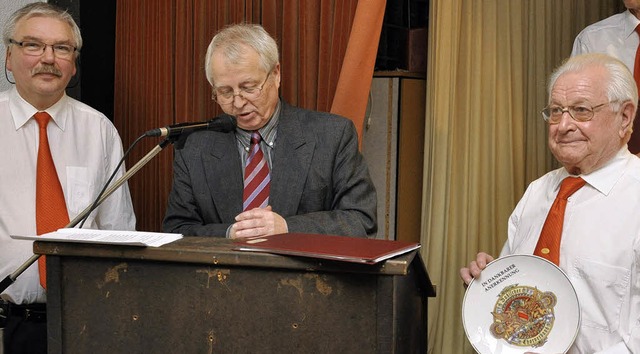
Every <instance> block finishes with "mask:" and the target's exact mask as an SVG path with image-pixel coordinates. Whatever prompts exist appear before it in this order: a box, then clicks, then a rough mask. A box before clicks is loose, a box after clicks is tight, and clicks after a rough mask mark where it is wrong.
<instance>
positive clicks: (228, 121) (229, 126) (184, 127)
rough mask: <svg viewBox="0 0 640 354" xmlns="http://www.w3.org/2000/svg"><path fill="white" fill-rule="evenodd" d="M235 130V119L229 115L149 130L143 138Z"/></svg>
mask: <svg viewBox="0 0 640 354" xmlns="http://www.w3.org/2000/svg"><path fill="white" fill-rule="evenodd" d="M235 128H236V119H235V118H233V117H232V116H229V115H224V116H221V117H216V118H213V119H211V120H208V121H203V122H187V123H178V124H174V125H167V126H166V127H162V128H156V129H151V130H149V131H147V132H146V133H144V136H161V137H162V136H166V137H175V136H179V135H182V134H184V133H192V132H195V131H197V130H212V131H216V132H223V133H226V132H230V131H232V130H234V129H235Z"/></svg>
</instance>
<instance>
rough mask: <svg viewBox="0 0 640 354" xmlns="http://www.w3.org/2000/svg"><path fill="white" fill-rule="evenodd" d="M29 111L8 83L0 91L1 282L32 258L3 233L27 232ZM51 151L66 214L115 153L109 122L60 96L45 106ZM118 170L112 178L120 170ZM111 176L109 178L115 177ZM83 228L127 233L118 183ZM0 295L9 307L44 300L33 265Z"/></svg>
mask: <svg viewBox="0 0 640 354" xmlns="http://www.w3.org/2000/svg"><path fill="white" fill-rule="evenodd" d="M36 112H37V109H36V108H34V107H33V106H31V105H30V104H29V103H27V102H26V101H25V100H24V99H22V97H20V95H19V94H18V91H17V90H16V89H15V87H14V88H12V89H10V90H8V91H4V92H0V151H2V152H1V153H0V166H2V167H1V168H0V277H1V279H4V278H5V277H6V276H7V275H9V274H11V273H13V272H14V271H15V270H16V269H17V268H18V267H19V266H20V265H22V264H23V263H24V262H25V261H27V260H28V259H29V257H31V256H32V255H33V242H31V241H24V240H14V239H12V238H11V237H10V236H9V235H35V234H36V220H35V198H36V197H35V192H36V190H35V186H36V160H37V154H38V139H39V132H38V124H37V122H36V121H35V119H33V115H34V114H35V113H36ZM46 112H47V113H49V115H51V117H52V120H51V121H50V122H49V125H48V126H47V132H48V138H49V145H50V148H51V154H52V156H53V160H54V163H55V166H56V170H57V172H58V178H59V179H60V183H61V185H62V189H63V191H64V196H65V201H66V204H67V210H68V212H69V218H70V219H71V220H73V218H74V217H75V216H77V215H78V214H79V213H80V212H82V211H83V210H84V209H85V208H86V207H87V206H89V205H90V204H91V203H92V202H93V200H94V199H95V197H96V196H97V194H98V193H99V192H100V190H101V189H102V187H103V185H104V183H105V182H106V180H107V178H108V177H109V175H110V174H111V173H112V172H113V171H114V170H115V167H116V165H117V164H118V162H119V161H120V159H121V158H122V154H123V150H122V142H121V140H120V137H119V135H118V132H117V130H116V129H115V127H114V126H113V124H112V123H111V122H110V121H109V120H108V119H107V117H105V116H104V115H103V114H102V113H100V112H98V111H96V110H95V109H93V108H91V107H89V106H87V105H86V104H83V103H81V102H79V101H77V100H74V99H72V98H70V97H68V96H66V95H65V96H63V97H62V98H61V99H60V101H58V102H57V103H56V104H55V105H53V106H51V107H50V108H48V109H47V110H46ZM123 170H124V169H121V170H120V171H119V173H118V176H117V177H119V176H121V175H122V174H123ZM117 177H116V178H117ZM84 227H85V228H92V229H112V230H135V216H134V212H133V205H132V203H131V196H130V194H129V188H128V186H127V185H126V184H124V185H123V186H122V187H120V188H119V189H118V190H117V191H116V192H114V193H113V194H112V195H111V196H109V197H108V198H107V199H105V201H104V203H102V204H101V205H100V207H98V209H97V210H96V211H94V212H92V213H91V215H90V217H89V219H88V220H87V221H86V222H85V224H84ZM2 297H3V298H5V299H7V300H9V301H11V302H13V303H16V304H22V303H35V302H45V301H46V294H45V291H44V289H43V288H42V287H40V285H39V277H38V265H37V262H36V263H34V264H32V265H31V266H30V267H29V268H28V269H27V270H25V272H24V273H22V274H21V275H20V276H19V277H18V278H17V280H16V282H15V283H13V284H12V285H11V286H9V287H8V288H7V289H6V290H5V292H3V293H2Z"/></svg>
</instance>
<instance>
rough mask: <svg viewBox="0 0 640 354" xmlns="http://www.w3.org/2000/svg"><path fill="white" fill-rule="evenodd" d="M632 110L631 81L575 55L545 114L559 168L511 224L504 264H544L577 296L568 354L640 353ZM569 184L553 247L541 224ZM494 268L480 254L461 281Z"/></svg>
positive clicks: (639, 240)
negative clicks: (530, 257) (576, 324)
mask: <svg viewBox="0 0 640 354" xmlns="http://www.w3.org/2000/svg"><path fill="white" fill-rule="evenodd" d="M637 102H638V91H637V88H636V84H635V82H634V80H633V76H632V75H631V73H630V72H629V70H628V69H627V67H626V66H625V65H624V64H623V63H622V62H621V61H619V60H617V59H615V58H613V57H611V56H608V55H606V54H599V53H597V54H595V53H594V54H584V55H579V56H575V57H571V58H569V59H568V60H567V61H565V62H564V63H563V64H562V65H561V66H560V67H559V68H558V69H556V70H555V72H554V73H553V74H552V75H551V77H550V82H549V105H548V106H547V107H546V108H545V109H544V110H543V111H542V114H543V117H544V119H545V120H546V121H547V123H548V125H549V148H550V150H551V152H552V153H553V155H554V156H555V158H556V159H557V160H558V161H559V162H560V163H561V164H562V166H563V167H561V168H559V169H557V170H554V171H551V172H549V173H547V174H545V175H544V176H542V177H541V178H539V179H537V180H535V181H533V182H532V183H531V184H530V185H529V187H528V188H527V190H526V192H525V193H524V195H523V197H522V199H521V200H520V202H519V203H518V204H517V206H516V208H515V210H514V211H513V213H512V214H511V217H510V219H509V225H508V239H507V241H506V243H505V245H504V247H503V249H502V252H501V253H500V256H501V257H502V256H506V255H512V254H535V255H538V256H541V257H544V258H547V259H549V260H550V261H553V262H554V263H556V264H557V265H558V266H559V267H560V268H561V269H562V270H563V271H564V272H565V273H566V274H567V276H568V277H569V279H570V281H571V283H572V284H573V286H574V288H575V290H576V292H577V296H578V300H579V303H580V308H581V326H580V329H579V332H578V335H577V337H576V339H575V342H574V344H573V346H572V347H571V349H570V350H569V353H640V271H639V270H640V217H638V215H639V214H640V198H638V196H639V195H640V159H639V158H638V157H636V156H634V155H632V154H631V153H630V152H629V150H628V149H627V146H626V144H627V141H628V140H629V136H630V134H631V131H632V126H633V117H634V116H635V114H636V109H637V106H636V104H637ZM574 182H579V183H577V184H574ZM568 185H573V187H575V188H573V190H572V191H573V194H570V193H567V194H570V196H568V197H566V196H565V197H564V200H565V203H566V209H565V211H564V219H563V220H562V219H560V222H558V223H556V225H558V226H559V227H556V228H555V229H556V230H558V229H559V232H560V234H559V236H560V239H559V240H558V241H557V242H558V246H557V247H554V246H552V245H553V244H552V243H548V242H547V240H548V238H547V236H545V235H547V234H548V233H547V232H546V231H547V230H548V229H549V230H550V229H553V227H552V226H551V225H550V223H547V221H548V220H550V219H551V218H552V214H553V215H557V214H556V213H555V212H553V213H552V212H550V210H551V207H552V204H554V205H556V202H557V200H556V201H554V199H556V195H558V194H560V193H564V192H563V190H565V186H568ZM559 190H560V192H558V191H559ZM547 224H549V225H547ZM543 236H544V237H543ZM492 260H493V257H492V256H491V255H489V254H487V253H484V252H480V253H478V254H477V256H476V259H475V260H473V261H472V262H471V263H470V264H469V265H468V267H464V268H462V269H461V270H460V276H461V278H462V280H463V281H464V282H465V283H466V284H469V283H470V282H471V280H472V279H474V278H476V277H478V276H479V275H480V274H481V272H482V270H483V269H484V268H485V267H486V266H487V264H488V263H489V262H491V261H492Z"/></svg>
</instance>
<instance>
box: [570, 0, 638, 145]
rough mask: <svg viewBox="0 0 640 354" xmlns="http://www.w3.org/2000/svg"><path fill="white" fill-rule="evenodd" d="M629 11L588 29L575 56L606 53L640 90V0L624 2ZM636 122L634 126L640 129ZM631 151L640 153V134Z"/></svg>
mask: <svg viewBox="0 0 640 354" xmlns="http://www.w3.org/2000/svg"><path fill="white" fill-rule="evenodd" d="M623 2H624V6H625V7H626V8H627V10H626V11H624V12H622V13H619V14H615V15H613V16H610V17H608V18H606V19H604V20H602V21H598V22H596V23H594V24H591V25H589V26H587V27H585V28H584V29H583V30H582V31H581V32H580V33H579V34H578V35H577V36H576V38H575V40H574V42H573V50H572V52H571V56H576V55H580V54H586V53H605V54H609V55H611V56H612V57H614V58H617V59H619V60H620V61H622V62H623V63H624V64H625V65H626V66H627V67H628V68H629V70H630V71H631V72H632V73H633V76H634V78H635V81H636V85H637V86H638V89H639V90H640V52H639V51H638V46H639V45H640V0H624V1H623ZM637 119H638V117H637V116H636V118H635V119H634V126H638V125H640V123H638V121H637ZM628 145H629V150H630V151H631V153H633V154H639V153H640V131H634V132H632V135H631V139H630V140H629V143H628Z"/></svg>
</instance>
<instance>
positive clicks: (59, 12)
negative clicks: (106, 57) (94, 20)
mask: <svg viewBox="0 0 640 354" xmlns="http://www.w3.org/2000/svg"><path fill="white" fill-rule="evenodd" d="M32 17H50V18H55V19H58V20H60V21H62V22H65V23H67V24H68V25H69V27H71V33H72V35H73V42H74V43H73V45H74V46H75V47H76V49H77V51H76V57H77V56H78V55H79V53H80V49H81V48H82V35H81V34H80V28H78V25H77V24H76V21H74V20H73V17H72V16H71V14H70V13H69V12H67V11H66V10H64V9H62V8H60V7H58V6H56V5H53V4H49V3H46V2H34V3H31V4H27V5H25V6H23V7H22V8H20V9H18V10H17V11H16V12H14V13H13V14H11V16H10V17H9V19H8V20H7V23H5V25H4V29H3V30H2V41H3V42H4V45H5V46H7V47H8V46H9V44H10V43H9V40H10V39H15V38H13V36H14V35H15V32H16V25H17V24H18V21H20V20H22V19H23V18H24V19H29V18H32Z"/></svg>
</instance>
